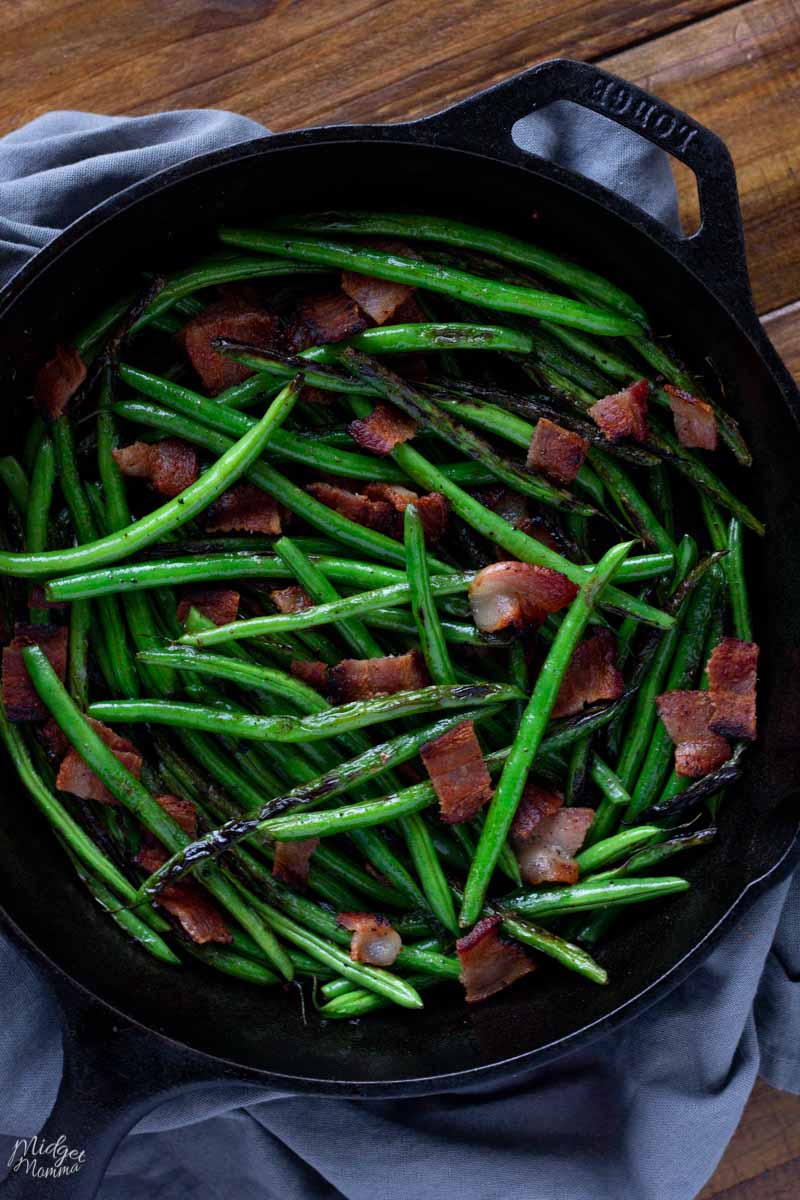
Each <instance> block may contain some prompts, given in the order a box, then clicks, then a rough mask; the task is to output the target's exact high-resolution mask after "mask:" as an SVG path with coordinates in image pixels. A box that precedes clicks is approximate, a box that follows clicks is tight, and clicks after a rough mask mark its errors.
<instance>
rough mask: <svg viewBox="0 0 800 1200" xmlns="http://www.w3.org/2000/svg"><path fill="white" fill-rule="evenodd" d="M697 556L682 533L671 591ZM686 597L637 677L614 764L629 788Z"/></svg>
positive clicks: (648, 731) (649, 731)
mask: <svg viewBox="0 0 800 1200" xmlns="http://www.w3.org/2000/svg"><path fill="white" fill-rule="evenodd" d="M696 556H697V546H696V544H695V541H694V539H693V538H689V537H685V538H684V539H683V540H682V541H681V544H680V546H679V548H678V552H677V560H676V565H675V574H674V576H673V580H672V589H673V592H674V591H675V590H676V589H677V588H678V587H679V586H680V585H681V584H682V583H683V581H684V580H685V579H686V577H687V575H688V573H689V571H690V570H691V568H692V566H693V564H694V561H695V558H696ZM688 608H689V601H688V598H687V599H685V600H684V602H683V604H682V605H681V607H680V608H679V609H678V616H679V621H678V622H677V623H676V624H675V625H674V626H673V627H672V629H670V630H669V631H668V632H667V633H666V634H664V635H663V637H662V638H661V640H660V641H659V643H658V645H657V646H656V647H655V648H654V652H653V654H652V656H650V658H649V659H648V660H644V659H643V660H641V661H642V662H643V663H645V670H644V673H643V676H642V678H641V679H640V680H638V684H639V688H638V692H637V694H636V700H635V702H634V706H633V712H632V713H631V718H630V721H629V722H628V726H627V729H626V731H625V735H624V739H623V748H622V754H621V756H620V759H619V762H618V764H617V775H618V776H619V781H620V783H621V784H622V786H623V788H626V789H627V790H630V789H631V788H632V787H633V785H634V783H635V782H636V778H637V774H638V771H639V769H640V768H641V765H642V762H643V761H644V757H645V755H646V753H647V749H648V746H649V744H650V739H651V736H652V732H653V727H654V725H655V723H656V707H655V704H656V696H658V695H659V694H660V693H661V692H662V691H663V690H664V682H665V680H666V677H667V671H668V670H669V664H670V663H671V662H672V659H673V656H674V654H675V649H676V647H677V646H678V644H679V642H680V638H681V623H682V621H683V619H684V618H685V617H686V616H687V615H688Z"/></svg>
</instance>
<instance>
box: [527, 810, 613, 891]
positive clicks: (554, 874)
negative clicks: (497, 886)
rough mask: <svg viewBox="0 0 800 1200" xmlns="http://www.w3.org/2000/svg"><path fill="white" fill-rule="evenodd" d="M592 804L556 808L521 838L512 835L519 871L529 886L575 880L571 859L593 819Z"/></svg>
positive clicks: (576, 874) (574, 865) (576, 868)
mask: <svg viewBox="0 0 800 1200" xmlns="http://www.w3.org/2000/svg"><path fill="white" fill-rule="evenodd" d="M594 816H595V814H594V809H593V808H560V807H559V808H558V809H557V810H556V811H555V812H551V813H550V814H549V815H547V816H543V817H541V818H540V820H539V821H538V823H537V824H536V825H535V826H534V828H533V829H532V830H531V832H530V833H529V834H528V835H526V836H525V838H524V840H520V839H519V838H517V839H515V846H514V848H515V850H516V855H517V862H518V863H519V869H520V874H521V875H522V878H523V880H524V882H525V883H528V884H530V885H531V886H533V885H535V884H539V883H577V880H578V876H579V875H580V868H579V867H578V864H577V862H576V860H575V857H574V855H575V854H577V852H578V850H580V848H581V846H582V845H583V843H584V839H585V838H586V834H587V833H588V832H589V826H590V825H591V823H592V821H593V820H594Z"/></svg>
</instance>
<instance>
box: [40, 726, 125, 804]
mask: <svg viewBox="0 0 800 1200" xmlns="http://www.w3.org/2000/svg"><path fill="white" fill-rule="evenodd" d="M84 720H85V721H86V723H87V725H90V726H91V728H92V729H93V730H94V731H95V733H96V734H97V735H98V737H100V738H101V740H102V741H103V743H104V744H105V745H106V746H108V748H109V750H110V751H111V752H112V753H113V755H114V757H115V758H116V759H117V760H118V761H119V762H121V763H122V765H123V767H125V769H126V770H128V771H130V773H131V775H133V776H135V778H136V779H138V778H139V776H140V775H141V773H142V756H141V754H140V753H139V751H138V750H137V749H136V747H135V746H134V744H133V742H130V741H128V739H127V738H125V737H121V736H120V734H118V733H116V732H115V730H113V729H109V728H108V726H107V725H101V723H100V722H99V721H95V720H94V719H93V718H92V717H85V718H84ZM56 787H57V788H58V789H59V790H60V791H62V792H69V793H70V794H71V795H73V796H80V798H81V800H98V801H99V802H100V803H101V804H110V805H112V806H113V805H115V804H116V803H117V801H116V800H115V799H114V797H113V796H112V795H111V792H109V791H108V790H107V788H106V786H105V784H104V783H102V782H101V780H100V779H98V777H97V776H96V775H95V773H94V771H92V770H91V769H90V768H89V767H88V766H87V765H86V763H85V762H84V761H83V759H82V758H81V756H80V754H79V753H78V751H77V750H76V749H75V747H74V746H71V747H70V749H69V750H68V751H67V754H66V757H65V758H64V761H63V762H62V764H61V766H60V767H59V770H58V776H57V777H56Z"/></svg>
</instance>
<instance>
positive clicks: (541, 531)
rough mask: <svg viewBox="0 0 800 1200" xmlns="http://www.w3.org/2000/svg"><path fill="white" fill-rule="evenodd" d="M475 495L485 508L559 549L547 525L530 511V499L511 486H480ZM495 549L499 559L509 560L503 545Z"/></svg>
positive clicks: (542, 541)
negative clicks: (514, 490) (513, 489)
mask: <svg viewBox="0 0 800 1200" xmlns="http://www.w3.org/2000/svg"><path fill="white" fill-rule="evenodd" d="M473 495H474V496H475V499H476V500H478V501H479V502H480V503H481V504H482V505H483V506H484V508H490V509H491V510H492V512H496V513H497V515H498V516H499V517H502V518H503V520H504V521H508V523H509V525H513V527H514V528H515V529H519V530H520V532H521V533H526V534H527V535H528V537H532V538H535V539H536V541H537V542H541V543H542V545H543V546H547V547H548V548H549V549H550V550H558V549H559V545H558V542H557V541H556V539H555V538H554V537H553V535H552V533H551V532H550V530H549V529H548V528H547V526H546V525H545V524H544V523H543V522H542V521H541V520H540V519H539V518H537V517H532V516H531V514H530V512H529V511H528V501H527V500H526V499H525V497H524V496H521V495H520V494H519V492H512V490H511V488H507V487H485V488H479V489H478V490H477V491H476V492H474V493H473ZM495 551H496V553H497V558H498V561H500V562H507V561H509V559H508V551H507V550H504V549H503V547H502V546H497V545H496V546H495Z"/></svg>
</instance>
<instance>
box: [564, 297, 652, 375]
mask: <svg viewBox="0 0 800 1200" xmlns="http://www.w3.org/2000/svg"><path fill="white" fill-rule="evenodd" d="M587 294H588V293H587ZM541 324H542V326H543V328H544V329H546V330H547V332H548V333H549V334H550V336H551V337H554V338H557V339H558V341H559V342H561V343H562V345H564V346H566V347H567V348H568V349H569V350H572V351H574V352H575V353H576V354H579V355H581V357H583V358H585V359H587V360H588V362H590V363H593V364H594V366H595V367H597V368H598V370H600V371H602V372H603V373H604V374H605V375H609V376H610V377H611V378H612V379H619V380H621V381H623V382H625V383H632V382H633V381H634V380H636V379H641V377H642V373H641V371H640V370H639V369H638V368H637V367H635V366H634V365H633V363H632V362H630V361H629V360H628V359H626V358H623V357H622V355H621V354H619V353H618V351H617V348H616V346H615V347H614V349H613V350H609V349H608V347H607V346H606V345H605V344H604V343H600V342H596V341H594V339H593V338H590V337H587V336H586V335H585V334H583V333H578V331H577V330H575V329H568V328H567V326H566V325H555V324H553V323H552V322H550V321H542V323H541Z"/></svg>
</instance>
